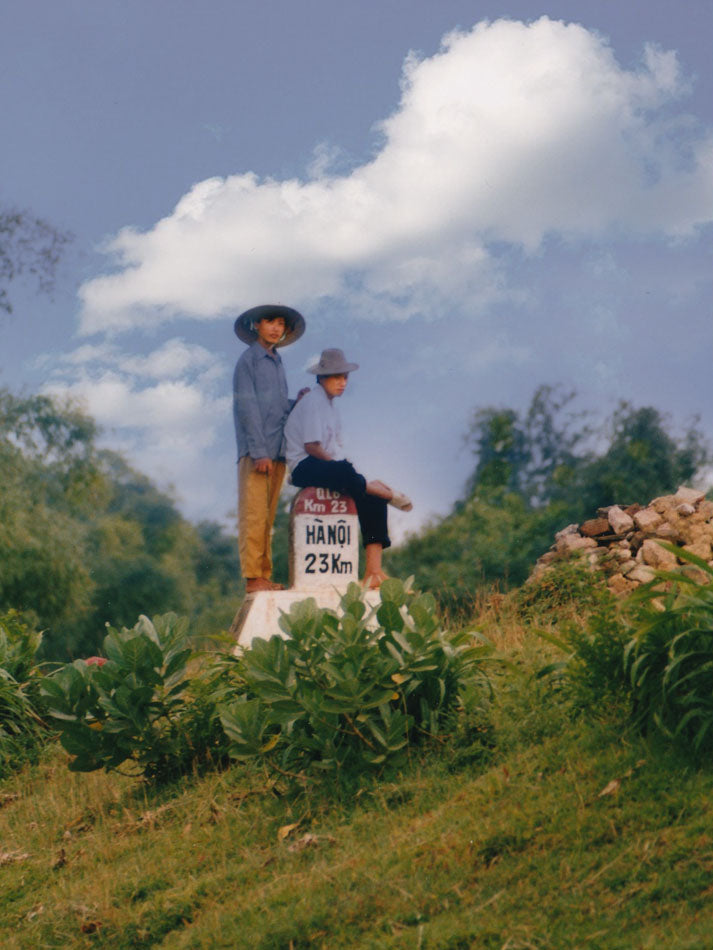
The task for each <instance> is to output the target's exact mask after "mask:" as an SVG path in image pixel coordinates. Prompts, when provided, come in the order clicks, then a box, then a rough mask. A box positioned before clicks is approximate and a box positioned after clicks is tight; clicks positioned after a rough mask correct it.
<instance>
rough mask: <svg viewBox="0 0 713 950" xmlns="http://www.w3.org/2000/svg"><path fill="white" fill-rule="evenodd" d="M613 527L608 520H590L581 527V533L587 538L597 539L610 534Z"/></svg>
mask: <svg viewBox="0 0 713 950" xmlns="http://www.w3.org/2000/svg"><path fill="white" fill-rule="evenodd" d="M610 531H611V526H610V524H609V519H608V518H590V519H589V521H584V522H582V524H581V525H580V528H579V533H580V534H583V535H584V537H585V538H596V537H597V535H600V534H609V532H610Z"/></svg>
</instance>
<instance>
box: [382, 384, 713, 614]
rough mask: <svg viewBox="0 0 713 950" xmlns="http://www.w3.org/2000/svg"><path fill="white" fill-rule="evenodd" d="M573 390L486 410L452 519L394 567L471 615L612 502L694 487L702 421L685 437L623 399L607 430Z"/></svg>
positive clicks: (479, 416) (405, 551) (401, 552)
mask: <svg viewBox="0 0 713 950" xmlns="http://www.w3.org/2000/svg"><path fill="white" fill-rule="evenodd" d="M574 395H575V394H574V393H569V392H563V391H562V390H561V389H560V388H559V387H552V386H541V387H540V388H539V389H537V391H536V392H535V394H534V396H533V398H532V402H531V404H530V406H529V408H528V410H527V412H526V413H525V414H520V413H518V412H516V411H515V410H513V409H510V408H496V407H486V408H482V409H477V410H476V411H475V412H474V413H473V418H472V422H471V425H470V428H469V431H468V433H467V435H466V441H467V442H468V443H469V444H470V445H471V447H472V449H473V452H474V454H475V456H476V459H477V461H476V466H475V469H474V471H473V473H472V475H471V476H470V478H469V480H468V482H467V485H466V491H465V495H464V497H463V498H461V499H460V500H459V501H458V502H456V504H455V505H454V507H453V511H452V512H451V514H449V515H447V516H446V517H445V518H443V519H441V520H440V521H438V522H436V523H434V524H431V525H429V526H428V527H426V528H425V529H424V530H423V531H422V532H421V533H420V534H418V535H416V536H412V537H410V538H409V539H408V540H407V541H406V543H405V544H404V545H402V546H401V547H400V548H399V549H398V550H397V551H394V552H391V553H390V554H389V556H388V563H389V567H390V569H391V570H392V571H396V572H397V573H400V574H410V573H415V574H416V580H417V582H418V584H419V585H420V586H423V587H425V588H427V589H430V590H432V591H433V593H434V594H435V595H436V596H437V597H438V598H439V600H440V602H441V605H442V606H445V607H447V608H449V609H452V610H456V611H458V612H464V613H467V612H468V609H469V607H470V606H471V605H472V603H473V601H474V598H475V596H476V593H477V590H478V588H480V587H483V586H485V585H488V584H492V583H494V582H497V583H500V584H502V585H504V586H507V585H509V584H520V583H522V582H523V581H524V580H525V579H526V577H527V575H528V573H529V570H530V568H531V566H532V564H533V563H534V562H535V560H536V559H537V558H538V557H539V555H540V554H542V553H544V551H546V550H547V548H548V547H549V546H550V545H551V543H552V540H553V535H554V533H555V532H556V531H557V530H558V529H560V528H562V527H564V526H565V525H567V524H569V523H571V522H580V521H582V520H584V519H586V518H590V517H593V516H594V515H595V514H596V510H597V508H599V507H601V506H605V505H612V504H630V503H632V502H639V503H641V504H646V503H647V502H649V501H650V500H651V499H652V498H654V497H656V496H657V495H662V494H666V493H668V492H673V491H675V490H676V489H677V488H678V486H679V485H681V484H684V483H686V482H690V481H691V480H692V479H693V478H694V477H695V476H696V474H697V473H699V472H700V471H701V470H702V469H703V468H704V466H705V465H706V464H707V463H708V462H709V460H710V458H711V454H710V451H709V448H708V445H707V444H706V441H705V439H704V437H703V435H702V433H701V432H700V430H699V429H698V428H697V427H696V421H695V420H694V422H693V423H692V424H690V425H688V427H687V428H686V429H684V431H683V432H682V433H681V434H674V433H673V432H672V430H671V423H670V422H669V420H667V419H666V418H665V417H664V416H663V415H662V414H661V413H660V412H659V411H658V410H656V409H653V408H651V407H643V408H640V409H637V408H634V407H632V406H631V405H630V404H629V403H626V402H622V403H620V404H619V406H618V408H617V409H616V410H615V412H614V413H613V415H612V417H611V418H610V419H609V420H607V421H606V422H605V423H604V424H602V425H600V426H595V425H593V423H592V422H591V419H590V416H589V414H585V413H581V412H579V413H578V412H574V411H573V410H572V408H571V404H572V401H573V399H574Z"/></svg>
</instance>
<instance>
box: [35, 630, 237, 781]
mask: <svg viewBox="0 0 713 950" xmlns="http://www.w3.org/2000/svg"><path fill="white" fill-rule="evenodd" d="M104 653H105V654H106V662H105V663H103V664H100V663H98V662H87V661H85V660H75V662H74V663H71V664H67V665H66V666H63V667H62V668H61V669H59V670H57V671H56V672H55V673H54V674H53V675H52V676H49V677H47V678H45V680H44V681H43V683H42V692H43V696H44V698H45V702H46V704H47V707H48V715H49V717H50V718H51V719H52V721H53V723H54V724H55V725H56V726H57V728H58V729H59V730H60V740H61V743H62V745H63V746H64V748H65V749H66V750H67V752H69V753H70V755H72V756H74V758H73V759H72V761H71V763H70V769H72V770H73V771H79V772H88V771H92V770H94V769H99V768H104V769H107V770H110V769H116V768H118V767H119V766H120V765H122V764H123V763H129V764H130V766H131V767H132V774H135V775H142V776H144V777H145V778H147V779H153V780H157V781H162V780H166V779H170V778H173V777H175V776H177V775H180V774H183V773H185V772H187V771H190V770H192V769H194V768H201V767H204V766H206V765H209V764H215V763H218V762H220V761H221V760H222V759H223V758H224V757H225V752H226V742H225V737H224V735H223V732H222V729H221V727H220V722H219V720H218V716H217V712H216V702H218V701H220V700H224V699H225V698H226V696H228V695H229V694H230V688H232V687H231V683H232V682H234V680H233V672H234V669H235V663H231V658H229V657H228V658H225V657H224V658H215V659H212V660H211V661H210V663H208V664H207V665H205V666H204V668H203V669H202V670H201V671H196V673H195V674H191V672H190V670H189V659H190V658H191V656H192V649H191V642H190V639H189V636H188V621H187V620H186V619H179V618H178V617H177V616H176V615H175V614H165V615H163V616H159V617H155V618H154V619H153V621H151V620H149V619H148V617H145V616H142V617H141V618H140V619H139V621H138V623H137V624H136V625H135V626H134V627H133V628H132V629H127V628H126V627H124V628H122V629H121V630H115V629H113V628H111V627H110V628H109V632H108V634H107V636H106V638H105V640H104ZM91 660H92V661H95V660H96V658H93V657H92V658H91ZM238 679H239V677H238Z"/></svg>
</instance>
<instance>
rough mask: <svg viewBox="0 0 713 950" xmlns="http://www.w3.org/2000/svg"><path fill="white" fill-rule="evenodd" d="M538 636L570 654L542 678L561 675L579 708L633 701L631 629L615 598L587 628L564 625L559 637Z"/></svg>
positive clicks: (589, 617)
mask: <svg viewBox="0 0 713 950" xmlns="http://www.w3.org/2000/svg"><path fill="white" fill-rule="evenodd" d="M538 633H539V636H540V637H542V638H543V639H545V640H547V641H548V642H550V643H553V644H555V646H557V647H559V648H560V649H561V650H563V651H565V652H566V653H567V658H566V659H565V660H564V661H561V662H556V663H553V664H550V665H549V666H546V667H545V668H544V669H542V670H541V671H540V676H542V675H546V674H552V673H555V674H559V675H560V677H561V683H562V685H563V688H564V690H565V692H566V693H567V694H568V696H569V698H570V699H571V700H572V701H573V703H574V705H575V706H576V707H579V708H592V707H595V706H598V705H601V704H602V703H603V702H604V701H607V702H608V701H611V700H617V699H627V698H629V697H630V693H631V690H630V688H629V677H628V676H627V672H626V668H625V663H624V657H625V651H626V647H627V644H628V642H629V640H630V638H631V628H630V627H629V625H628V623H627V622H626V619H625V617H624V615H623V613H622V611H621V610H620V608H619V605H618V604H617V602H616V601H615V600H614V599H613V598H609V597H606V598H603V599H602V601H601V602H600V603H599V605H598V606H597V607H595V608H594V609H592V610H591V613H589V614H588V615H587V617H586V621H585V623H584V624H582V623H579V622H577V621H574V620H569V621H563V622H562V624H561V627H560V631H559V635H558V636H556V635H553V634H551V633H547V632H545V631H543V630H540V631H538Z"/></svg>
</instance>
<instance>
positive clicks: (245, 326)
mask: <svg viewBox="0 0 713 950" xmlns="http://www.w3.org/2000/svg"><path fill="white" fill-rule="evenodd" d="M265 317H268V318H274V317H282V318H283V320H284V321H285V335H284V337H283V338H282V339H281V340H280V342H279V343H278V344H276V345H277V346H288V345H289V344H290V343H294V342H295V340H299V338H300V337H301V336H302V334H303V333H304V332H305V319H304V317H303V316H302V314H301V313H298V312H297V311H296V310H293V309H292V307H284V306H283V305H282V304H276V303H275V304H273V303H266V304H261V305H260V306H259V307H251V308H250V310H246V311H245V313H241V314H240V316H239V317H238V318H237V320H236V321H235V327H234V329H235V335H236V336H237V338H238V339H239V340H242V342H243V343H254V342H255V341H256V340H257V331H256V329H255V326H256V324H258V323H259V322H260V321H261V320H264V319H265Z"/></svg>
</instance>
